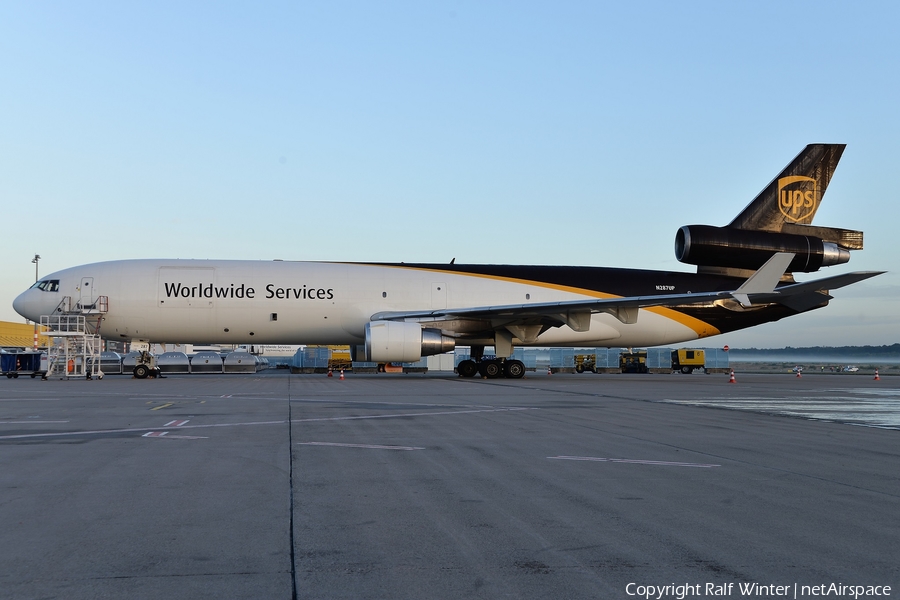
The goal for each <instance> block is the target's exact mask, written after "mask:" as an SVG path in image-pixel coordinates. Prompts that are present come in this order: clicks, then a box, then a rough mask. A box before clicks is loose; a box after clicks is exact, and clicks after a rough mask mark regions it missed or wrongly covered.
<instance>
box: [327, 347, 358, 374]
mask: <svg viewBox="0 0 900 600" xmlns="http://www.w3.org/2000/svg"><path fill="white" fill-rule="evenodd" d="M328 349H329V350H331V358H329V359H328V368H329V369H331V370H332V371H340V370H341V369H344V370H345V371H349V370H350V369H352V368H353V362H352V361H351V360H350V346H328Z"/></svg>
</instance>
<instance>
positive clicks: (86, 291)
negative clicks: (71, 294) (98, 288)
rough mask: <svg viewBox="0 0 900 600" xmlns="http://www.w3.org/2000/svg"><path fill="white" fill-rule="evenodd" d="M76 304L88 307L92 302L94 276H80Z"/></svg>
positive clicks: (93, 297)
mask: <svg viewBox="0 0 900 600" xmlns="http://www.w3.org/2000/svg"><path fill="white" fill-rule="evenodd" d="M78 293H79V295H78V304H80V305H81V306H82V307H83V308H88V307H90V306H92V305H93V304H94V299H95V296H94V278H93V277H82V278H81V285H79V286H78Z"/></svg>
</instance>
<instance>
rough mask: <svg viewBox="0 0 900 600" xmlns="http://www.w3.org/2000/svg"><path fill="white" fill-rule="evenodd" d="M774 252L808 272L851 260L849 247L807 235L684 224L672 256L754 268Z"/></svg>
mask: <svg viewBox="0 0 900 600" xmlns="http://www.w3.org/2000/svg"><path fill="white" fill-rule="evenodd" d="M776 252H792V253H794V254H795V255H796V256H795V257H794V260H793V261H791V264H790V265H789V266H788V268H787V270H788V271H802V272H804V273H811V272H813V271H818V270H819V269H820V268H821V267H828V266H831V265H840V264H843V263H845V262H847V261H849V260H850V251H849V250H847V249H846V248H843V247H841V246H839V245H838V244H835V243H833V242H825V241H823V240H821V239H820V238H817V237H813V236H809V235H794V234H790V233H772V232H768V231H748V230H746V229H735V228H732V227H711V226H709V225H685V226H684V227H682V228H681V229H679V230H678V233H677V234H675V257H676V258H677V259H678V260H679V261H681V262H683V263H688V264H691V265H702V266H706V267H732V268H735V269H750V270H755V269H758V268H760V267H761V266H763V264H764V263H765V262H766V261H767V260H769V259H770V258H772V255H773V254H774V253H776Z"/></svg>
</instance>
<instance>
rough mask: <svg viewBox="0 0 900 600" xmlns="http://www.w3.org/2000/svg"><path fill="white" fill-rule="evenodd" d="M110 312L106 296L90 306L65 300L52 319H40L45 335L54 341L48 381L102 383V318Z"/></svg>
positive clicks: (50, 316) (49, 352) (80, 301)
mask: <svg viewBox="0 0 900 600" xmlns="http://www.w3.org/2000/svg"><path fill="white" fill-rule="evenodd" d="M108 309H109V301H108V299H107V297H106V296H100V297H98V298H97V299H96V300H93V301H91V302H84V301H83V299H79V301H77V302H74V303H73V302H72V298H71V297H70V296H65V297H64V298H63V299H62V301H61V302H60V303H59V305H58V306H57V307H56V311H55V312H54V314H52V315H41V327H42V328H44V333H43V335H46V336H48V337H50V338H52V339H53V344H52V345H51V346H50V348H49V351H48V357H47V358H48V361H47V362H48V365H47V374H46V377H47V378H48V379H49V378H50V377H59V378H60V379H71V378H78V377H80V378H85V379H93V378H94V377H97V378H98V379H103V371H101V370H100V354H101V352H102V349H103V348H102V342H101V339H100V335H99V329H100V323H101V322H102V319H103V315H104V314H105V313H106V311H107V310H108Z"/></svg>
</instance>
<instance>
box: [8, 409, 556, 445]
mask: <svg viewBox="0 0 900 600" xmlns="http://www.w3.org/2000/svg"><path fill="white" fill-rule="evenodd" d="M151 410H152V409H151ZM522 410H540V409H539V408H494V409H485V410H451V411H441V412H419V413H402V414H388V415H365V416H359V417H323V418H315V419H291V421H290V422H291V423H316V422H326V421H354V420H357V419H404V418H409V417H436V416H447V415H468V414H476V413H492V412H513V411H522ZM286 423H287V421H286V420H283V419H282V420H280V421H247V422H242V423H209V424H206V425H186V426H184V427H182V429H205V428H210V427H247V426H251V425H284V424H286ZM147 429H148V428H147V427H129V428H123V429H95V430H88V431H63V432H57V433H21V434H16V435H0V440H20V439H27V438H47V437H67V436H79V435H99V434H110V433H138V432H141V431H147Z"/></svg>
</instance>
